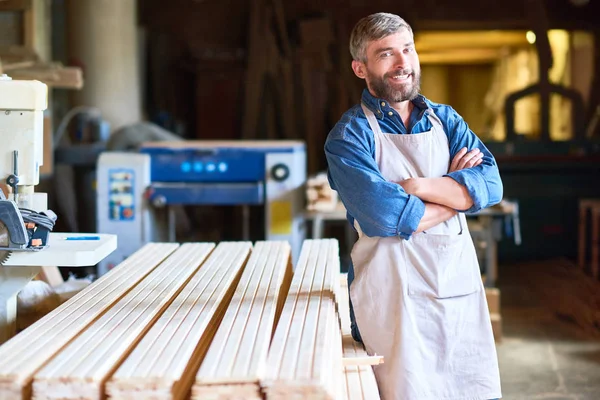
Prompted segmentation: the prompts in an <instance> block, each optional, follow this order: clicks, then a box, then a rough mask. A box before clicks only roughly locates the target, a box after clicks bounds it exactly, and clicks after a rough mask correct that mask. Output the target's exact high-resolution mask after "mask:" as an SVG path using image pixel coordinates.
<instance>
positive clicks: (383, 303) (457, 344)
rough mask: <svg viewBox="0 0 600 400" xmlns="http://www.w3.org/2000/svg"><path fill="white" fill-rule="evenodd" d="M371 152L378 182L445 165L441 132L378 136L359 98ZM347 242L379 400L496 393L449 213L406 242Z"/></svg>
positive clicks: (460, 219) (460, 234) (476, 399)
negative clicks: (375, 361) (379, 360)
mask: <svg viewBox="0 0 600 400" xmlns="http://www.w3.org/2000/svg"><path fill="white" fill-rule="evenodd" d="M363 110H364V111H365V114H366V115H367V118H368V121H369V125H370V126H371V129H372V130H373V132H374V136H375V146H376V149H375V158H376V162H377V164H378V166H379V170H380V171H381V174H382V175H383V177H384V178H385V179H386V180H387V181H393V182H400V181H402V180H404V179H406V178H411V177H441V176H443V175H444V174H446V173H448V167H449V165H450V152H449V145H448V138H447V136H446V134H445V133H444V129H443V127H442V124H441V122H440V120H439V119H438V118H437V116H436V115H435V114H434V113H433V110H431V109H429V110H427V111H426V112H427V115H428V117H429V120H430V121H431V123H432V125H433V128H432V130H430V131H428V132H424V133H420V134H406V135H403V134H385V133H382V132H381V129H380V128H379V124H378V123H377V119H376V118H375V116H374V115H373V113H372V112H371V111H370V110H369V109H368V108H367V107H365V106H364V105H363ZM355 227H356V228H357V230H358V232H359V239H358V241H357V242H356V244H355V245H354V247H353V249H352V262H353V265H354V281H353V282H352V284H351V286H350V297H351V299H352V305H353V307H354V314H355V317H356V323H357V325H358V329H359V331H360V335H361V337H362V340H363V343H364V345H365V347H366V349H367V352H368V353H369V354H371V355H373V354H378V355H382V356H384V363H383V364H381V365H378V366H375V367H374V368H373V369H374V371H375V376H376V378H377V383H378V385H379V390H380V394H381V397H382V399H385V400H393V399H398V400H489V399H496V398H500V397H501V390H500V374H499V369H498V362H497V356H496V347H495V344H494V337H493V333H492V326H491V321H490V316H489V311H488V307H487V302H486V298H485V290H484V287H483V282H482V280H481V276H480V272H479V265H478V262H477V256H476V253H475V247H474V245H473V241H472V239H471V235H470V233H469V230H468V227H467V222H466V218H465V216H464V214H462V213H459V214H458V215H457V216H456V217H454V218H452V219H450V220H449V221H447V222H444V223H441V224H439V225H437V226H435V227H433V228H432V229H429V230H428V231H427V232H424V233H415V234H413V235H412V236H411V238H410V239H409V240H404V239H402V238H400V237H368V236H366V235H365V234H364V233H362V231H361V230H360V226H359V224H358V223H355Z"/></svg>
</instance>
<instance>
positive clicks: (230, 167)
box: [140, 146, 293, 183]
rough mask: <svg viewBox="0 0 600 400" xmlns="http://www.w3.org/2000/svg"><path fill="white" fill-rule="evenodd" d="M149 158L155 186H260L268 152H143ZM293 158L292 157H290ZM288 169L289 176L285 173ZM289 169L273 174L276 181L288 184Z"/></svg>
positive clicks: (158, 149) (159, 149) (154, 149)
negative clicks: (204, 184)
mask: <svg viewBox="0 0 600 400" xmlns="http://www.w3.org/2000/svg"><path fill="white" fill-rule="evenodd" d="M140 151H141V152H142V153H146V154H148V155H149V156H150V158H151V160H152V163H151V172H150V173H151V176H152V181H154V182H206V183H209V182H221V183H223V182H258V181H263V180H264V179H265V151H264V149H260V148H256V149H252V148H243V149H242V148H217V149H211V150H206V149H195V148H171V147H156V146H154V147H148V148H142V149H140ZM271 151H272V152H274V153H282V154H285V153H289V154H290V156H291V155H292V154H293V148H291V149H275V150H271ZM290 158H291V157H290ZM286 168H287V172H286ZM287 176H289V167H287V166H286V165H285V164H282V166H280V167H278V168H277V169H276V171H275V170H274V171H273V173H272V177H273V179H281V180H285V179H286V178H287Z"/></svg>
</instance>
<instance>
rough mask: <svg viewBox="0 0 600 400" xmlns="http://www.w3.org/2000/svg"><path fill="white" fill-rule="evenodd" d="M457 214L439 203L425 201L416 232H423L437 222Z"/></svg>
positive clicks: (439, 222)
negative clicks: (423, 211)
mask: <svg viewBox="0 0 600 400" xmlns="http://www.w3.org/2000/svg"><path fill="white" fill-rule="evenodd" d="M456 214H457V212H456V211H455V210H453V209H452V208H450V207H446V206H443V205H440V204H433V203H425V213H424V214H423V217H422V218H421V222H420V223H419V226H418V227H417V230H416V232H423V231H426V230H427V229H430V228H432V227H434V226H436V225H437V224H441V223H442V222H444V221H447V220H449V219H450V218H452V217H454V216H455V215H456Z"/></svg>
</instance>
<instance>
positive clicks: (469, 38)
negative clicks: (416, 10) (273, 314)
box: [415, 30, 531, 53]
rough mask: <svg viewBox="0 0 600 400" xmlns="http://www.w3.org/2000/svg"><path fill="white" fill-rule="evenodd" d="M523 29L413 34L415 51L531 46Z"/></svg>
mask: <svg viewBox="0 0 600 400" xmlns="http://www.w3.org/2000/svg"><path fill="white" fill-rule="evenodd" d="M525 33H526V32H525V31H497V30H496V31H461V32H453V31H437V32H436V31H433V32H431V31H430V32H422V33H416V34H415V48H416V49H417V52H419V53H423V52H432V51H439V50H441V51H449V50H454V49H482V48H494V49H499V48H503V47H527V46H531V45H530V44H529V43H528V42H527V39H526V37H525Z"/></svg>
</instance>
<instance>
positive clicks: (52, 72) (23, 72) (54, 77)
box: [10, 65, 83, 89]
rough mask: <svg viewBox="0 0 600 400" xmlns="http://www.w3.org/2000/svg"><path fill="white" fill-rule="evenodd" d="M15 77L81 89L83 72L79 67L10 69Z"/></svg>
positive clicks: (64, 87) (53, 85)
mask: <svg viewBox="0 0 600 400" xmlns="http://www.w3.org/2000/svg"><path fill="white" fill-rule="evenodd" d="M10 76H11V77H12V78H13V79H23V80H29V79H32V80H38V81H40V82H43V83H45V84H46V85H48V86H49V87H53V88H59V89H81V88H82V87H83V73H82V71H81V68H79V67H61V66H53V65H50V66H34V67H30V68H18V69H13V70H11V71H10Z"/></svg>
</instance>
